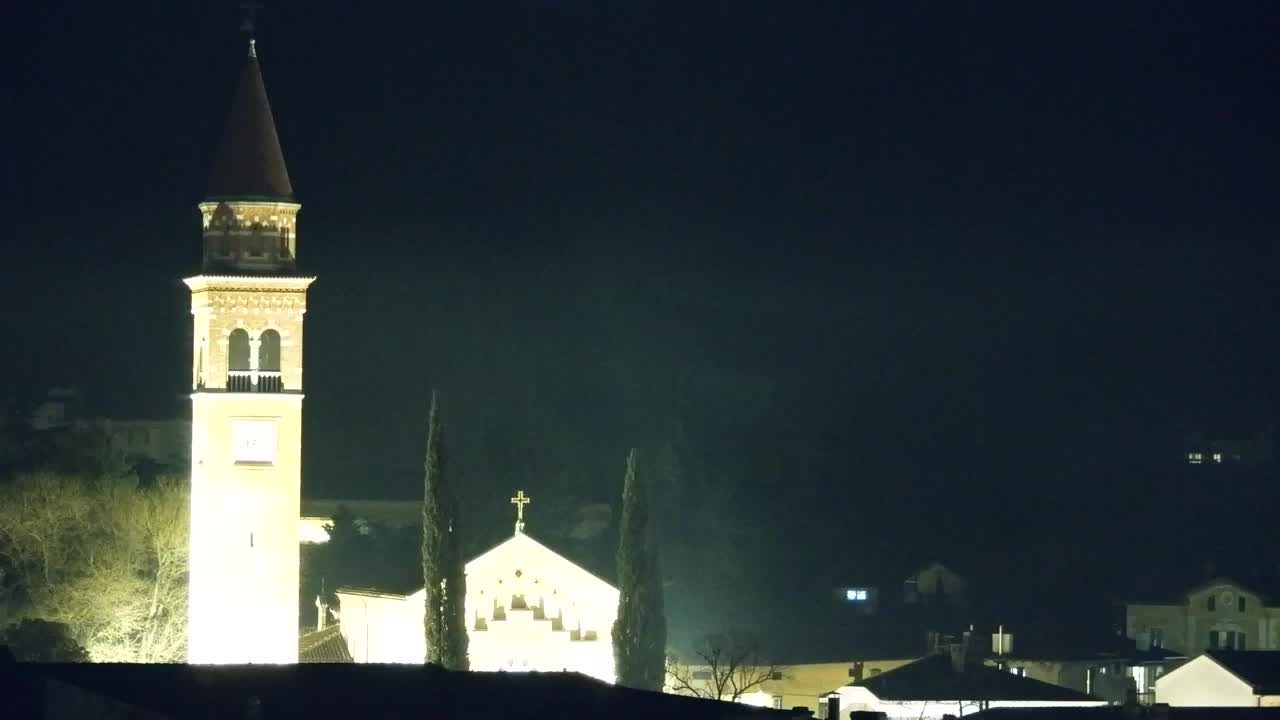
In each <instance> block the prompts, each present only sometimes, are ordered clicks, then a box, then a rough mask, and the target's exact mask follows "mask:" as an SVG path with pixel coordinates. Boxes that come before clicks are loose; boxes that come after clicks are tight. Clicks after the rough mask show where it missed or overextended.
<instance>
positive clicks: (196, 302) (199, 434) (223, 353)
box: [184, 39, 315, 664]
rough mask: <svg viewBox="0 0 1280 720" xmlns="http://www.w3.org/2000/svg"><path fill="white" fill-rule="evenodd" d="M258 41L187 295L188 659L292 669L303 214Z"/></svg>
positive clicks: (205, 210) (213, 181)
mask: <svg viewBox="0 0 1280 720" xmlns="http://www.w3.org/2000/svg"><path fill="white" fill-rule="evenodd" d="M257 55H258V54H257V50H256V47H255V44H254V41H253V40H252V39H251V40H249V53H248V57H247V58H246V60H245V64H244V67H243V69H242V71H241V73H240V84H239V87H238V89H237V91H236V96H235V100H234V102H233V104H232V106H231V115H230V118H229V120H228V122H227V127H226V132H225V134H224V136H223V140H222V145H221V148H220V150H219V152H218V155H217V158H216V160H215V162H214V167H213V174H212V176H211V178H210V181H209V188H208V193H207V194H206V196H205V200H204V202H202V203H200V204H199V209H200V217H201V224H202V228H203V236H204V244H203V265H202V270H201V273H200V274H199V275H196V276H194V277H189V278H187V279H186V280H185V281H184V282H185V283H186V284H187V287H189V288H190V289H191V315H192V317H193V319H194V324H195V332H194V347H193V348H192V373H191V390H192V393H191V537H190V596H189V606H188V611H187V618H188V621H187V633H188V635H187V659H188V662H190V663H199V664H220V663H295V662H297V660H298V564H299V555H298V516H299V513H300V508H299V505H300V499H301V490H302V457H301V455H302V397H303V396H302V317H303V314H304V313H305V312H306V299H307V288H308V286H310V284H311V282H312V281H313V280H314V279H315V278H312V277H307V276H304V275H301V274H299V273H298V271H297V243H298V234H297V225H296V221H297V216H298V210H299V209H300V208H301V207H302V206H301V205H300V204H299V203H297V202H296V201H295V199H294V196H293V186H292V184H291V183H290V182H289V173H288V171H287V170H286V168H285V164H284V154H283V153H282V152H281V150H280V140H279V138H278V137H277V135H276V127H275V121H274V118H273V117H272V114H271V106H270V104H269V103H268V102H267V92H266V87H265V86H264V85H263V82H262V72H261V69H260V68H259V65H258V56H257Z"/></svg>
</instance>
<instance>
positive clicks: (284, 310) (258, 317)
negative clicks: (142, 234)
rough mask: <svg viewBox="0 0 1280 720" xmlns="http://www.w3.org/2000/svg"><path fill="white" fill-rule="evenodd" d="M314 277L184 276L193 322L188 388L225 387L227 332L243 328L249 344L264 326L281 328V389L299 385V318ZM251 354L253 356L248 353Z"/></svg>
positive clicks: (292, 389)
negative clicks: (282, 384) (189, 384)
mask: <svg viewBox="0 0 1280 720" xmlns="http://www.w3.org/2000/svg"><path fill="white" fill-rule="evenodd" d="M312 281H313V278H248V277H209V276H200V277H194V278H189V279H187V280H186V281H185V282H186V283H187V286H188V287H190V288H191V314H192V316H193V320H194V323H195V332H194V333H193V336H192V339H193V346H192V372H191V387H192V389H193V390H198V389H200V388H201V387H203V388H206V389H209V390H215V389H224V388H226V386H227V371H228V369H229V364H228V353H229V343H230V337H231V332H232V331H233V330H235V329H237V328H243V329H244V330H245V331H246V332H247V333H248V334H249V339H250V343H251V345H252V344H254V343H256V342H257V340H258V339H259V338H260V337H261V335H262V333H263V331H265V330H268V329H272V330H275V331H276V332H278V333H280V371H281V380H282V381H283V383H284V388H285V390H288V391H298V390H301V388H302V318H303V315H304V314H306V311H307V296H306V290H307V287H308V286H309V285H310V284H311V282H312ZM251 357H252V356H251Z"/></svg>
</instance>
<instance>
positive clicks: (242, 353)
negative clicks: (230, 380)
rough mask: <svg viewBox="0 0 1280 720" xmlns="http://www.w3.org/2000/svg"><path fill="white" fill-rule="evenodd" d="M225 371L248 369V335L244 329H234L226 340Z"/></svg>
mask: <svg viewBox="0 0 1280 720" xmlns="http://www.w3.org/2000/svg"><path fill="white" fill-rule="evenodd" d="M227 369H228V370H233V371H234V370H248V369H249V333H248V332H246V331H245V329H244V328H236V329H235V330H232V331H231V336H230V337H229V338H227Z"/></svg>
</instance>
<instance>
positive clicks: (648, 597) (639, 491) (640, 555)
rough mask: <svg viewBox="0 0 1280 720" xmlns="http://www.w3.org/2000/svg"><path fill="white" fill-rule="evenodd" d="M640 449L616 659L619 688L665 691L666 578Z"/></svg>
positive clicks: (621, 552)
mask: <svg viewBox="0 0 1280 720" xmlns="http://www.w3.org/2000/svg"><path fill="white" fill-rule="evenodd" d="M637 464H638V463H637V458H636V451H635V449H634V448H632V449H631V451H630V452H629V453H628V454H627V474H626V478H625V480H624V484H623V489H622V519H621V522H620V523H619V528H618V592H619V597H618V619H617V620H616V621H614V623H613V658H614V665H615V668H616V671H617V675H618V684H620V685H625V686H627V687H633V688H639V689H642V690H657V691H660V690H662V684H663V679H664V673H665V663H666V650H667V619H666V617H665V616H664V614H663V612H664V611H663V602H662V574H661V571H660V569H659V562H658V543H657V534H656V533H655V531H654V523H653V520H652V518H651V514H650V506H649V492H648V487H647V486H646V484H645V482H644V479H643V477H642V476H641V474H640V473H639V472H638V471H637Z"/></svg>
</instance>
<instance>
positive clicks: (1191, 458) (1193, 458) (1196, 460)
mask: <svg viewBox="0 0 1280 720" xmlns="http://www.w3.org/2000/svg"><path fill="white" fill-rule="evenodd" d="M1187 462H1189V463H1191V464H1192V465H1199V464H1200V463H1202V462H1204V453H1198V452H1193V453H1187Z"/></svg>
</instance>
